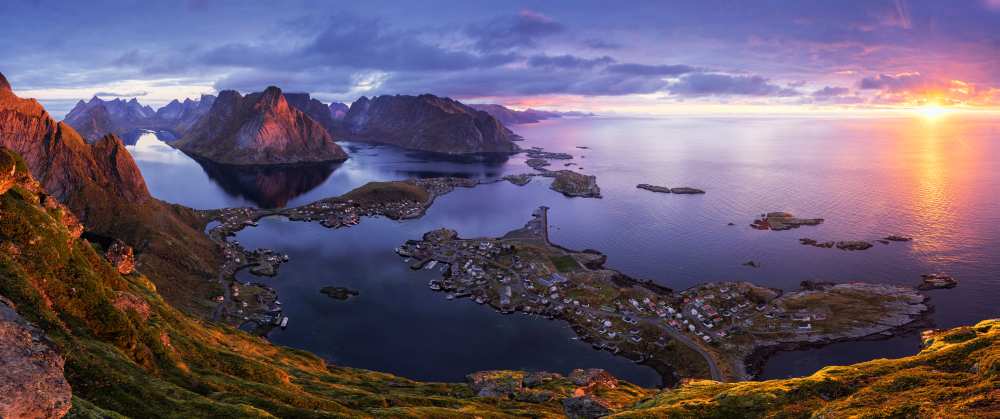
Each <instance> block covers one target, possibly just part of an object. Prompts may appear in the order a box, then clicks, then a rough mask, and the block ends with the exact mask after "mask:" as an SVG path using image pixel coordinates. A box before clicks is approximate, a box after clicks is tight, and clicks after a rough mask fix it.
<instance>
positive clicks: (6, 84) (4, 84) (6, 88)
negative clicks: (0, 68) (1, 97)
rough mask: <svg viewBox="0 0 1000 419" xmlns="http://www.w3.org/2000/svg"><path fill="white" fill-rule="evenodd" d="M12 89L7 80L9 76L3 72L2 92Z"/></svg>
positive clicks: (0, 76) (1, 77) (1, 78)
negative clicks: (5, 75)
mask: <svg viewBox="0 0 1000 419" xmlns="http://www.w3.org/2000/svg"><path fill="white" fill-rule="evenodd" d="M12 90H13V89H11V87H10V83H8V82H7V78H6V77H4V76H3V73H0V92H4V91H6V92H10V91H12Z"/></svg>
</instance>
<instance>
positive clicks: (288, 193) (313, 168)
mask: <svg viewBox="0 0 1000 419" xmlns="http://www.w3.org/2000/svg"><path fill="white" fill-rule="evenodd" d="M195 161H197V162H198V164H200V165H201V167H202V169H204V170H205V174H207V175H208V177H209V178H210V179H212V181H214V182H215V183H216V184H218V185H219V186H220V187H222V189H223V190H224V191H226V193H228V194H230V195H233V196H239V197H242V198H244V199H247V200H249V201H250V202H253V203H254V204H256V205H257V206H259V207H261V208H280V207H283V206H285V204H287V203H288V201H289V200H291V199H292V198H295V197H297V196H299V195H302V194H304V193H306V192H309V191H311V190H312V189H313V188H315V187H317V186H319V185H321V184H322V183H323V182H324V181H326V179H327V178H329V177H330V174H332V173H333V171H334V170H337V168H338V167H340V164H339V163H319V164H308V165H289V166H232V165H225V164H218V163H214V162H211V161H207V160H202V159H195Z"/></svg>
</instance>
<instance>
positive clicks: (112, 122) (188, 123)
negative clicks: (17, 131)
mask: <svg viewBox="0 0 1000 419" xmlns="http://www.w3.org/2000/svg"><path fill="white" fill-rule="evenodd" d="M214 101H215V96H211V95H202V96H201V98H200V99H198V100H191V99H185V100H184V102H180V101H178V100H176V99H175V100H173V101H171V102H170V103H168V104H167V105H166V106H164V107H162V108H160V109H158V110H156V111H154V110H153V108H151V107H149V106H143V105H142V104H140V103H139V101H138V100H136V99H132V100H129V101H125V100H122V99H115V100H110V101H105V100H102V99H101V98H99V97H97V96H94V97H93V98H91V99H90V101H88V102H84V101H82V100H81V101H79V102H77V104H76V106H75V107H74V108H73V110H71V111H70V112H69V114H67V115H66V118H65V119H64V120H63V122H65V123H66V124H68V125H70V126H72V127H73V128H75V129H76V130H77V132H78V133H80V135H82V136H83V137H84V139H86V140H87V141H90V142H94V141H97V140H98V139H100V138H102V137H104V136H105V135H108V134H115V135H117V136H119V137H121V138H124V139H125V142H126V143H127V144H134V143H135V141H136V139H138V138H139V136H140V135H141V134H142V133H143V132H144V131H146V130H150V131H166V132H169V133H170V134H171V136H173V137H179V136H181V135H184V133H186V132H187V131H188V130H189V129H190V128H191V127H192V126H193V125H194V124H195V123H196V122H197V121H198V120H199V119H200V118H201V117H202V116H203V115H205V114H206V113H207V112H208V110H209V108H211V106H212V103H213V102H214Z"/></svg>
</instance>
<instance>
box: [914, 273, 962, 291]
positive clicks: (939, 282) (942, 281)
mask: <svg viewBox="0 0 1000 419" xmlns="http://www.w3.org/2000/svg"><path fill="white" fill-rule="evenodd" d="M920 278H921V282H920V285H918V286H917V289H919V290H921V291H927V290H933V289H948V288H955V287H957V286H958V280H957V279H955V278H953V277H952V276H951V275H945V274H940V273H938V274H924V275H920Z"/></svg>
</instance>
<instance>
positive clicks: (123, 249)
mask: <svg viewBox="0 0 1000 419" xmlns="http://www.w3.org/2000/svg"><path fill="white" fill-rule="evenodd" d="M104 257H106V258H107V259H108V262H111V265H112V266H114V267H115V269H117V270H118V273H120V274H122V275H128V274H130V273H132V272H134V271H135V255H134V254H133V252H132V247H131V246H129V245H127V244H125V243H124V242H122V241H121V240H115V241H114V242H113V243H111V246H109V247H108V250H107V251H106V252H104Z"/></svg>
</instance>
